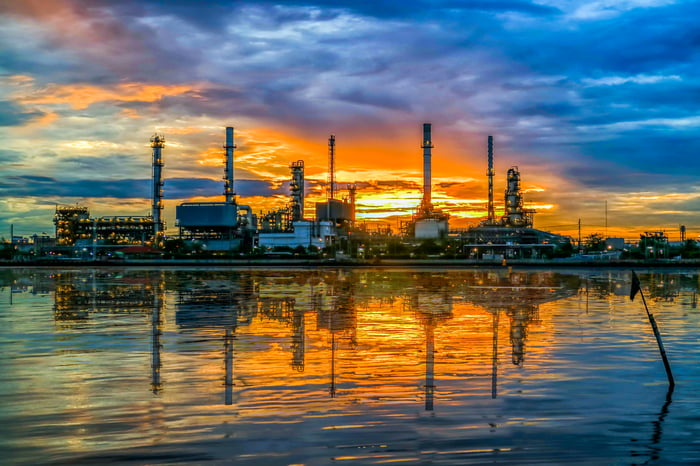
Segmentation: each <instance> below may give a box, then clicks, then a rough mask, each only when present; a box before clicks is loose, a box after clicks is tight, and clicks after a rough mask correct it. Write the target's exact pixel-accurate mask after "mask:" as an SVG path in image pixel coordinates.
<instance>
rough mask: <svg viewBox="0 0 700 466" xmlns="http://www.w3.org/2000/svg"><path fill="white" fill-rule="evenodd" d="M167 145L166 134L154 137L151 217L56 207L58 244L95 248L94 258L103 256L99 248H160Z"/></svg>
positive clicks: (163, 226)
mask: <svg viewBox="0 0 700 466" xmlns="http://www.w3.org/2000/svg"><path fill="white" fill-rule="evenodd" d="M164 144H165V138H164V137H163V135H160V134H155V135H153V137H152V138H151V148H152V149H153V151H152V156H153V158H152V160H153V161H152V166H153V171H152V175H153V176H152V180H153V186H152V188H153V191H152V198H153V203H152V206H151V215H146V216H108V217H98V218H91V217H90V212H89V210H88V208H87V207H85V206H79V205H75V206H56V212H55V214H54V220H53V221H54V225H55V227H56V245H57V246H59V247H61V246H63V247H68V248H91V249H90V251H91V253H92V254H93V255H97V254H98V253H99V251H98V249H100V250H103V249H105V248H107V249H111V250H115V249H118V248H119V247H123V246H133V245H144V246H149V247H158V246H160V245H161V243H162V239H163V231H164V229H165V222H164V221H163V216H162V211H163V201H162V199H163V180H162V170H163V157H162V149H163V145H164Z"/></svg>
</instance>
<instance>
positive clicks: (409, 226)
mask: <svg viewBox="0 0 700 466" xmlns="http://www.w3.org/2000/svg"><path fill="white" fill-rule="evenodd" d="M150 142H151V144H150V145H151V148H152V192H151V193H152V205H151V213H150V215H147V216H110V217H98V218H91V217H90V213H89V211H88V208H87V207H84V206H78V205H76V206H57V207H56V212H55V215H54V223H55V226H56V245H57V246H58V247H64V248H66V249H67V250H68V249H72V250H74V251H77V250H78V249H81V250H83V251H85V250H90V251H92V253H93V254H94V255H98V254H100V251H101V250H103V249H104V248H113V249H114V248H119V247H125V246H131V245H141V246H147V247H151V248H159V247H160V246H162V245H163V241H164V239H165V235H164V232H165V222H164V219H163V185H164V183H163V165H164V164H163V154H162V151H163V147H164V145H165V138H164V136H163V135H160V134H155V135H153V137H152V138H151V140H150ZM434 147H435V146H434V144H433V138H432V125H431V123H424V124H423V138H422V143H421V148H422V149H423V152H422V154H423V186H422V199H421V202H420V205H419V206H418V207H417V209H416V211H415V213H414V214H413V215H412V217H411V219H410V220H409V221H406V222H404V223H403V224H402V226H401V230H402V231H401V233H402V235H401V238H398V237H397V236H395V235H393V234H392V233H391V231H390V229H387V230H386V231H384V232H382V233H377V232H376V231H374V232H372V231H371V228H370V227H368V226H366V225H364V226H363V225H357V224H356V220H355V217H356V216H355V211H356V187H355V185H352V184H344V185H343V191H345V192H346V193H347V194H346V195H344V196H340V195H339V190H338V186H337V183H336V180H335V171H336V170H335V167H336V138H335V135H333V134H331V135H330V137H329V139H328V177H327V180H326V199H325V201H323V202H317V203H315V205H314V206H313V207H314V209H313V213H314V214H315V215H314V217H313V218H307V217H306V215H305V214H306V213H307V209H305V203H306V199H305V189H306V186H305V174H304V168H305V167H304V161H303V160H297V161H295V162H292V163H291V164H290V165H289V169H290V175H291V181H290V197H289V202H288V203H287V204H286V205H285V206H284V207H282V208H279V209H276V210H273V211H269V212H262V211H261V212H259V214H258V215H255V214H253V210H252V208H251V207H250V206H248V205H242V204H239V203H238V201H237V199H236V191H235V180H234V153H235V149H236V145H235V143H234V128H233V127H226V129H225V143H224V146H223V149H224V158H225V161H224V177H223V180H224V185H223V197H224V200H223V201H221V202H184V203H181V204H179V205H177V206H176V220H175V225H176V227H177V229H178V234H177V237H178V238H180V239H183V240H185V241H186V242H189V243H195V244H199V245H200V246H201V248H202V249H206V250H208V251H231V250H241V251H250V250H252V249H253V248H255V247H259V248H261V249H262V250H263V251H272V250H275V249H277V250H279V249H284V248H291V249H295V248H299V247H302V248H305V249H306V250H309V251H312V250H317V249H323V248H328V247H332V250H333V251H334V252H342V251H345V250H348V251H347V252H349V249H351V247H354V250H356V251H357V253H358V255H362V256H364V251H366V250H369V244H367V245H366V244H364V243H369V242H373V243H376V242H375V239H377V240H379V244H381V241H388V240H391V241H404V242H405V244H408V245H410V244H411V242H412V241H413V243H412V244H413V245H415V244H417V243H416V241H415V240H430V239H437V240H445V241H447V240H450V241H452V242H453V243H454V241H458V242H459V251H460V253H461V254H460V255H461V256H462V257H470V258H475V259H492V260H493V259H495V260H498V259H500V258H503V259H507V258H542V257H546V256H548V255H550V254H551V253H552V252H553V250H554V249H555V248H556V247H557V246H560V245H563V244H565V243H567V242H569V241H570V239H569V238H565V237H562V236H560V235H556V234H553V233H549V232H545V231H541V230H537V229H535V228H533V219H534V214H535V211H534V210H533V209H527V208H525V207H524V200H523V195H522V190H521V188H520V181H521V178H520V171H519V169H518V167H515V166H514V167H511V168H510V169H509V170H508V173H507V178H506V189H505V195H504V201H503V202H504V213H503V215H502V216H501V217H500V218H498V219H497V218H496V214H495V208H494V169H493V137H492V136H489V137H488V170H487V176H488V213H487V218H486V220H484V221H483V222H481V223H480V224H479V225H478V226H474V227H472V228H469V229H468V230H466V231H462V232H452V233H450V231H449V214H447V213H446V212H443V211H441V210H440V209H438V208H436V207H435V206H434V205H433V202H432V149H433V148H434ZM392 238H393V239H392ZM439 244H443V242H440V243H439ZM353 245H354V246H353ZM373 246H374V245H373ZM90 248H92V249H90ZM453 251H454V249H453Z"/></svg>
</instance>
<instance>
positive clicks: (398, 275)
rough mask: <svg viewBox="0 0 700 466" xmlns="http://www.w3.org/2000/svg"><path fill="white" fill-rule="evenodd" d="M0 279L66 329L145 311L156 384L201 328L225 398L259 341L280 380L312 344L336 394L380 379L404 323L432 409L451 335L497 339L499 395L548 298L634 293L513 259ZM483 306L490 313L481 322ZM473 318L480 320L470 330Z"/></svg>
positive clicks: (653, 285) (648, 281)
mask: <svg viewBox="0 0 700 466" xmlns="http://www.w3.org/2000/svg"><path fill="white" fill-rule="evenodd" d="M0 280H2V282H1V283H0V285H1V286H2V289H3V290H8V291H10V299H12V298H11V296H12V293H13V292H14V293H18V292H19V293H22V292H29V293H53V294H54V308H53V311H54V319H55V322H56V325H57V329H58V330H59V331H62V330H64V331H71V330H80V331H83V332H90V329H91V322H92V321H94V320H98V319H110V318H112V319H114V318H116V316H137V317H139V318H140V319H141V321H143V318H146V319H147V321H148V322H149V324H150V325H149V326H150V345H149V346H150V351H151V368H150V369H151V374H150V379H151V380H150V385H151V387H150V389H151V390H152V391H153V393H154V394H156V395H159V394H160V393H161V391H162V390H164V389H167V387H168V383H169V381H168V376H170V377H175V375H173V374H172V372H170V373H168V372H165V373H164V374H162V373H161V372H162V369H163V362H165V363H166V365H167V360H168V359H169V358H170V359H173V358H177V357H178V353H181V352H183V351H184V350H183V349H182V348H181V347H178V345H176V344H175V343H173V337H172V336H170V337H168V335H185V336H194V337H196V338H202V341H205V343H203V345H204V346H206V348H207V351H209V352H210V353H211V354H214V355H215V356H214V357H215V359H216V360H218V361H220V363H219V364H220V365H219V367H220V373H219V376H218V377H219V380H221V381H223V383H222V385H223V392H224V393H223V401H224V404H226V405H231V404H234V395H235V391H236V387H237V386H239V382H240V378H239V374H237V373H236V372H237V370H240V371H242V372H245V370H247V369H242V368H240V367H239V365H240V364H242V363H243V362H245V361H248V360H251V358H252V356H251V355H252V353H254V352H256V351H263V349H259V348H258V346H255V345H253V344H252V343H251V342H266V343H265V345H266V346H265V348H266V349H265V351H268V353H267V354H268V356H269V355H271V354H272V353H271V350H269V347H272V346H274V347H275V348H279V353H275V354H282V355H286V356H283V357H284V358H285V360H286V362H284V365H286V367H287V368H288V370H287V372H286V373H285V372H284V369H283V366H281V365H280V364H279V361H278V359H271V360H270V361H267V362H263V363H262V364H260V363H258V365H259V366H261V367H258V366H256V370H257V371H262V372H264V371H266V370H269V372H270V373H272V372H273V371H276V373H275V374H274V376H275V378H277V379H279V380H282V381H283V380H284V379H285V378H287V377H293V376H294V375H293V374H295V373H296V374H299V373H304V372H305V371H307V368H308V365H307V352H309V354H312V353H311V352H313V358H314V359H313V369H311V370H312V371H314V374H313V375H314V376H315V377H318V378H319V379H324V380H325V383H326V384H327V385H326V386H327V391H328V394H329V396H330V397H331V398H336V397H339V398H341V397H342V396H343V395H344V393H348V392H350V391H351V390H352V389H353V388H355V387H356V386H358V382H356V380H358V379H360V378H364V379H368V380H369V379H371V378H373V377H375V376H376V377H379V380H378V381H377V382H373V383H381V382H382V379H381V377H382V376H383V375H382V373H379V374H378V375H377V374H374V373H370V372H371V371H369V370H367V371H364V369H363V364H365V361H366V358H370V357H373V355H374V353H377V352H379V351H381V350H383V348H385V347H391V346H392V345H398V344H394V343H392V342H391V341H390V339H391V338H399V337H400V336H401V335H400V334H401V333H403V332H404V329H405V333H406V335H409V336H406V337H404V340H410V338H411V337H410V335H413V336H414V340H417V339H420V340H422V341H420V342H418V341H408V342H402V343H401V345H403V346H401V347H400V348H401V349H400V350H397V354H398V353H400V352H401V351H409V352H410V351H413V354H403V355H398V356H396V357H397V358H399V359H397V360H396V361H395V363H396V364H397V367H399V366H398V365H400V364H402V360H401V359H400V358H403V361H406V360H410V359H411V358H413V359H415V357H416V354H417V355H418V357H420V360H419V361H416V362H417V363H418V362H419V363H420V366H422V370H421V374H420V377H421V378H422V380H421V382H423V383H422V384H421V385H422V386H423V387H422V396H423V397H424V406H425V410H427V411H432V410H433V409H434V405H435V393H436V389H437V388H439V387H438V386H439V383H440V377H441V374H443V373H444V372H441V368H440V367H439V366H440V364H442V361H444V359H438V360H437V361H436V357H435V355H436V347H440V354H444V353H446V352H448V351H450V349H449V348H447V347H445V346H444V343H445V342H444V340H446V339H449V338H453V339H454V341H451V343H450V344H451V345H452V346H451V347H456V346H459V345H467V344H469V341H468V338H467V337H465V336H464V335H466V333H464V332H467V331H469V332H472V334H478V335H477V337H474V338H480V339H481V340H483V341H486V340H487V339H488V345H489V349H488V351H489V353H490V365H489V367H488V368H486V369H485V371H487V372H486V373H489V372H490V379H491V384H490V385H491V397H492V398H496V397H497V396H498V367H499V361H498V356H499V344H501V343H503V344H504V345H505V344H506V342H505V340H507V345H508V346H507V347H508V353H509V360H510V361H509V364H512V365H513V366H522V365H523V364H524V363H526V361H527V348H528V331H529V329H530V327H531V326H532V325H536V324H538V322H539V319H540V315H539V313H540V306H542V305H543V304H545V303H550V302H553V301H557V300H562V299H568V298H574V299H580V298H581V297H582V296H583V295H584V294H585V296H586V299H588V298H590V299H593V298H596V299H598V298H601V299H611V298H612V297H614V296H626V295H628V293H629V283H630V282H629V280H630V278H629V274H628V273H627V272H624V271H620V272H617V271H615V272H597V271H590V272H589V273H576V272H574V273H559V272H552V271H537V272H535V271H512V270H509V269H507V268H503V269H476V270H467V271H463V270H460V271H457V270H450V271H444V270H443V271H415V270H410V271H408V270H404V271H398V270H379V269H378V270H275V271H230V270H222V271H206V270H172V271H147V270H144V271H138V270H121V271H114V270H89V271H88V270H85V271H74V272H60V273H59V272H53V273H52V272H39V271H30V272H26V273H23V272H10V271H5V272H4V273H3V274H2V275H0ZM642 280H643V284H644V286H645V288H646V289H648V292H649V296H650V298H651V299H655V300H659V301H664V300H676V299H681V302H682V303H683V304H685V305H688V306H690V307H692V308H695V307H696V305H697V300H696V295H697V290H698V275H697V274H678V273H664V274H646V275H643V276H642ZM474 315H481V316H482V317H480V320H479V323H477V322H476V321H474V320H473V319H475V318H474ZM456 321H458V322H460V324H459V325H457V324H455V322H456ZM464 324H467V326H470V325H472V324H473V327H471V328H468V329H467V328H464ZM164 329H166V330H167V331H166V337H164ZM499 330H500V331H501V332H506V335H507V338H506V337H504V334H503V333H501V334H500V335H499ZM412 331H414V333H413V334H411V332H412ZM446 332H447V333H446ZM204 337H206V338H204ZM243 338H245V341H246V342H247V343H246V344H245V345H244V344H242V343H241V341H242V339H243ZM460 338H461V339H460ZM504 338H505V339H504ZM481 340H480V341H481ZM272 342H274V343H272ZM411 345H414V346H411ZM259 346H260V347H261V348H262V347H263V346H264V345H262V344H261V345H259ZM484 347H485V346H484ZM406 348H408V349H406ZM416 352H417V353H416ZM268 356H266V357H268ZM269 357H270V358H274V357H277V356H269ZM268 366H269V368H268ZM246 367H249V366H246ZM281 367H282V369H280V368H281ZM384 367H385V366H382V369H384ZM396 371H399V369H396ZM387 374H393V372H388V373H385V374H384V375H387ZM411 374H413V373H411ZM308 375H309V377H310V376H311V375H312V374H308ZM413 375H419V374H413ZM416 382H418V381H416ZM280 383H283V382H280ZM365 388H366V387H365ZM219 390H220V389H219ZM218 393H221V392H218Z"/></svg>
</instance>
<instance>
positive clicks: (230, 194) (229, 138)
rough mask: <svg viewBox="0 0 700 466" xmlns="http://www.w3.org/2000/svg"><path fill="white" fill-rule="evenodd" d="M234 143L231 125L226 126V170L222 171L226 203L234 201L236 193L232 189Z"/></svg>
mask: <svg viewBox="0 0 700 466" xmlns="http://www.w3.org/2000/svg"><path fill="white" fill-rule="evenodd" d="M235 148H236V145H235V144H234V143H233V127H231V126H227V127H226V145H225V146H224V149H226V170H225V172H224V196H225V197H226V203H227V204H235V203H236V193H235V192H234V191H233V149H235Z"/></svg>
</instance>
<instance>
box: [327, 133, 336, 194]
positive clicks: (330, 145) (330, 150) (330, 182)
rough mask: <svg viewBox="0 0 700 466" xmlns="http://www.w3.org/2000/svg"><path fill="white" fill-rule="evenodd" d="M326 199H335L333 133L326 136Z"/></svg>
mask: <svg viewBox="0 0 700 466" xmlns="http://www.w3.org/2000/svg"><path fill="white" fill-rule="evenodd" d="M327 194H328V199H335V134H331V137H329V138H328V191H327Z"/></svg>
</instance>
